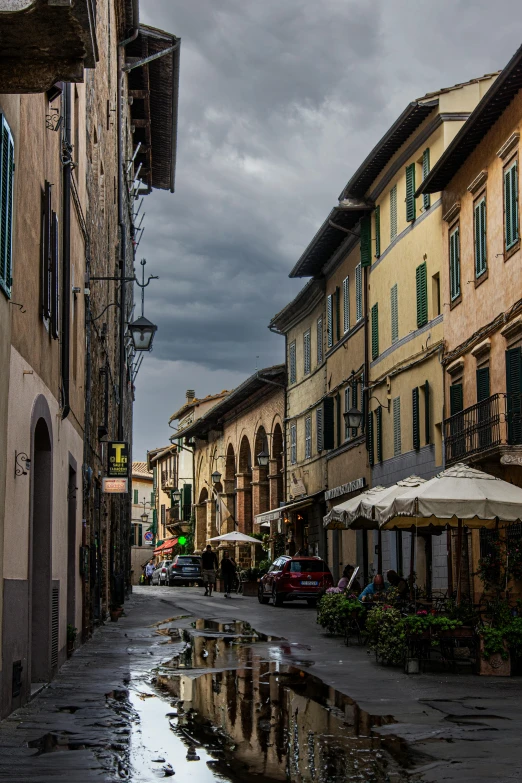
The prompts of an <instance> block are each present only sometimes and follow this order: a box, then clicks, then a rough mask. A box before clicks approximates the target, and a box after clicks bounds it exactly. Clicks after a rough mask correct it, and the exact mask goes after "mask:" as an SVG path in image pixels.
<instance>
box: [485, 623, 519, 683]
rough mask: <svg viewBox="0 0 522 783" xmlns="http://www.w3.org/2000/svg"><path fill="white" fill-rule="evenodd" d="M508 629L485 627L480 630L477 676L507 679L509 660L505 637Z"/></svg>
mask: <svg viewBox="0 0 522 783" xmlns="http://www.w3.org/2000/svg"><path fill="white" fill-rule="evenodd" d="M508 634H509V627H508V626H503V627H500V628H494V627H493V626H485V627H483V628H482V629H481V630H480V633H479V638H480V655H479V674H482V675H487V676H489V677H509V676H510V674H511V658H510V653H509V646H508V642H507V641H506V636H508Z"/></svg>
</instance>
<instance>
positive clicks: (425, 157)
mask: <svg viewBox="0 0 522 783" xmlns="http://www.w3.org/2000/svg"><path fill="white" fill-rule="evenodd" d="M429 173H430V148H429V147H426V149H425V150H424V152H423V153H422V179H426V177H427V176H428V174H429ZM430 204H431V198H430V194H429V193H424V195H423V196H422V206H423V207H424V209H429V208H430Z"/></svg>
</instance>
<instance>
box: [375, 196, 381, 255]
mask: <svg viewBox="0 0 522 783" xmlns="http://www.w3.org/2000/svg"><path fill="white" fill-rule="evenodd" d="M374 214H375V257H376V258H379V256H380V255H381V208H380V206H379V205H377V206H376V207H375V213H374Z"/></svg>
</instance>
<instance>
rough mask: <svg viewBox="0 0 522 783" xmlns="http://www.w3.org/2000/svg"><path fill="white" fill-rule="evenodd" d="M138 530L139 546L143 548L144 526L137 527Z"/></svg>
mask: <svg viewBox="0 0 522 783" xmlns="http://www.w3.org/2000/svg"><path fill="white" fill-rule="evenodd" d="M135 527H137V528H138V546H143V525H135Z"/></svg>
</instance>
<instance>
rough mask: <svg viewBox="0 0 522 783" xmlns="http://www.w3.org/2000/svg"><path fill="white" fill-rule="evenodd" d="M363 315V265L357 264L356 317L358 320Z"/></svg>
mask: <svg viewBox="0 0 522 783" xmlns="http://www.w3.org/2000/svg"><path fill="white" fill-rule="evenodd" d="M362 317H363V290H362V267H361V265H360V264H357V266H356V267H355V318H356V320H357V322H359V321H360V320H361V318H362Z"/></svg>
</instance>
